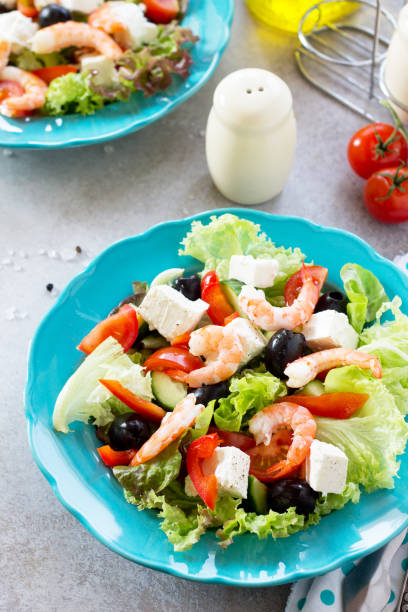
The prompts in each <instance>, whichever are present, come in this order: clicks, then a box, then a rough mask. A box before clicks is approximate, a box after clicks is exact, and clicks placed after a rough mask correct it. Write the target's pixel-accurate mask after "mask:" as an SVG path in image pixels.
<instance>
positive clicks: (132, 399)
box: [99, 378, 166, 423]
mask: <svg viewBox="0 0 408 612" xmlns="http://www.w3.org/2000/svg"><path fill="white" fill-rule="evenodd" d="M99 382H100V383H101V385H103V386H104V387H106V388H107V389H108V391H110V392H111V393H112V395H114V396H115V397H117V398H118V399H119V400H120V401H121V402H123V403H124V404H126V406H127V407H128V408H130V409H131V410H133V412H136V414H138V415H139V416H141V417H144V418H146V419H148V420H149V421H155V422H157V423H160V422H161V420H162V418H163V417H164V416H165V414H166V411H165V410H163V408H160V406H156V404H153V402H149V401H148V400H145V399H143V398H141V397H139V396H138V395H136V394H135V393H133V392H132V391H130V390H129V389H126V387H124V386H123V385H122V384H121V383H120V382H119V381H118V380H107V379H104V378H101V379H99Z"/></svg>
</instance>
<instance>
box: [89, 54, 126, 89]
mask: <svg viewBox="0 0 408 612" xmlns="http://www.w3.org/2000/svg"><path fill="white" fill-rule="evenodd" d="M80 62H81V72H90V73H94V71H96V73H94V76H93V78H92V80H93V82H94V83H95V85H102V86H104V87H109V86H110V85H113V84H114V82H115V81H117V74H116V70H115V65H114V62H113V60H112V59H110V58H109V57H105V56H104V55H98V54H97V53H90V54H86V55H82V56H81V59H80Z"/></svg>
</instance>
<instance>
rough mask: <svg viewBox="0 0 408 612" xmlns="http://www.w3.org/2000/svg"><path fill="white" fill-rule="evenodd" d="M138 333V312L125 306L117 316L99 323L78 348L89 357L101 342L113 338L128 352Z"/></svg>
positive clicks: (127, 305)
mask: <svg viewBox="0 0 408 612" xmlns="http://www.w3.org/2000/svg"><path fill="white" fill-rule="evenodd" d="M138 331H139V325H138V322H137V314H136V310H135V309H134V308H132V306H129V304H125V305H124V306H122V307H121V308H120V309H119V311H118V312H117V313H116V314H114V315H111V316H110V317H108V318H107V319H104V320H103V321H101V322H100V323H98V325H96V326H95V327H94V328H93V330H91V331H90V332H89V334H88V335H87V336H85V338H84V339H83V340H82V341H81V342H80V344H79V345H78V347H77V348H78V349H79V350H80V351H83V352H84V353H86V354H87V355H89V354H90V353H92V351H93V350H94V349H96V347H97V346H99V345H100V344H101V342H103V341H104V340H106V338H109V336H112V337H113V338H115V340H117V341H118V342H119V343H120V344H121V345H122V346H123V350H124V351H125V352H126V351H128V350H129V349H130V347H131V346H132V344H133V343H134V341H135V340H136V338H137V333H138Z"/></svg>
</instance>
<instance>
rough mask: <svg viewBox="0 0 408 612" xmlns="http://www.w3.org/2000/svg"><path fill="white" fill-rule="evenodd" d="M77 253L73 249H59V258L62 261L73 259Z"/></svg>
mask: <svg viewBox="0 0 408 612" xmlns="http://www.w3.org/2000/svg"><path fill="white" fill-rule="evenodd" d="M76 256H77V254H76V251H75V249H62V250H61V259H62V261H73V260H74V259H75V258H76Z"/></svg>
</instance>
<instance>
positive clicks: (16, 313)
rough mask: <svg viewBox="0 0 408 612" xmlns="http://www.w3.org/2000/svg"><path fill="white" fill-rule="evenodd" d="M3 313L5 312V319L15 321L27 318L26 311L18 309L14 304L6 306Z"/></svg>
mask: <svg viewBox="0 0 408 612" xmlns="http://www.w3.org/2000/svg"><path fill="white" fill-rule="evenodd" d="M5 314H6V319H7V321H16V320H17V319H27V318H28V312H24V311H21V310H18V308H16V306H10V308H7V310H6V313H5Z"/></svg>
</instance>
